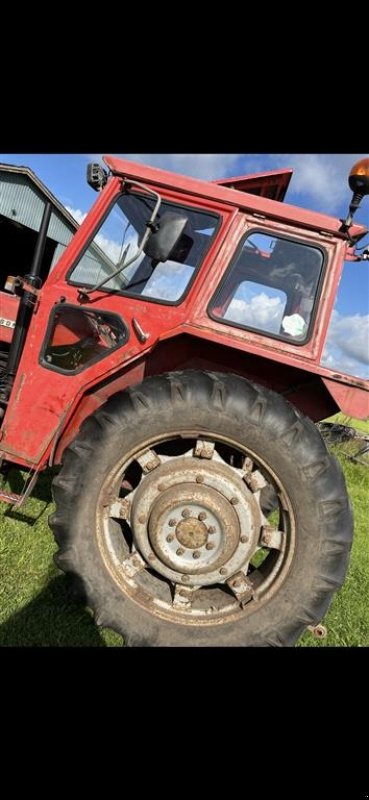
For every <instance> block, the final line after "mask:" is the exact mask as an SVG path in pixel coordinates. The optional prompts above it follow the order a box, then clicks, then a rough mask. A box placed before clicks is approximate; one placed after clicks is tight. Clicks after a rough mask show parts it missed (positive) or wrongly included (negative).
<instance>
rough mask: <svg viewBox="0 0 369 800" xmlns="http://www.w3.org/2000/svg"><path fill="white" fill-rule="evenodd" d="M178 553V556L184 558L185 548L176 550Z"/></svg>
mask: <svg viewBox="0 0 369 800" xmlns="http://www.w3.org/2000/svg"><path fill="white" fill-rule="evenodd" d="M176 553H177V556H183V553H184V549H183V547H179V548H178V550H176Z"/></svg>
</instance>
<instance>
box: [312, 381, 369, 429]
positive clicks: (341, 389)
mask: <svg viewBox="0 0 369 800" xmlns="http://www.w3.org/2000/svg"><path fill="white" fill-rule="evenodd" d="M337 377H338V378H339V380H340V382H338V381H334V380H330V379H328V378H323V382H324V384H325V386H326V387H327V389H328V391H329V392H330V394H331V395H332V397H334V399H335V401H336V403H337V405H338V406H339V408H340V410H341V411H342V413H343V414H347V415H348V416H349V417H356V418H357V419H367V418H368V417H369V390H368V387H365V388H364V387H361V388H359V387H358V386H347V384H344V383H341V376H340V375H339V376H337ZM366 383H368V381H367V382H366Z"/></svg>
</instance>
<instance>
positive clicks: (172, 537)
mask: <svg viewBox="0 0 369 800" xmlns="http://www.w3.org/2000/svg"><path fill="white" fill-rule="evenodd" d="M173 539H174V536H173V534H172V533H170V534H169V535H168V536H167V542H172V541H173Z"/></svg>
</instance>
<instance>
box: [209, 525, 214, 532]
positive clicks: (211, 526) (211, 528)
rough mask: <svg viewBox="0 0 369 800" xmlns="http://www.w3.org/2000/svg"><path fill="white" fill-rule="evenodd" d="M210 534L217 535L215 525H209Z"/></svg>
mask: <svg viewBox="0 0 369 800" xmlns="http://www.w3.org/2000/svg"><path fill="white" fill-rule="evenodd" d="M208 533H215V527H214V525H209V527H208Z"/></svg>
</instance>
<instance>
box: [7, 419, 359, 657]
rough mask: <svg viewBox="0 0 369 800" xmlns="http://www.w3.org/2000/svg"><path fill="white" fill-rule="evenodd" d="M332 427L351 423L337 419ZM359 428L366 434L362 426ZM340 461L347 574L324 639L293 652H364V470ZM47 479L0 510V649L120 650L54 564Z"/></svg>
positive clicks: (304, 641) (16, 481)
mask: <svg viewBox="0 0 369 800" xmlns="http://www.w3.org/2000/svg"><path fill="white" fill-rule="evenodd" d="M335 419H336V418H335ZM337 421H340V422H343V423H345V424H352V420H350V421H348V420H347V418H344V417H343V416H342V415H341V418H340V419H337ZM358 427H360V428H361V429H362V430H367V431H368V432H369V422H366V423H365V422H364V423H362V422H361V423H358ZM340 460H341V464H342V467H343V469H344V472H345V476H346V482H347V486H348V490H349V494H350V497H351V501H352V504H353V508H354V514H355V538H354V545H353V551H352V556H351V562H350V569H349V573H348V577H347V579H346V582H345V584H344V586H343V588H342V589H341V590H340V591H339V592H338V593H337V594H336V595H335V598H334V600H333V603H332V605H331V608H330V610H329V612H328V614H327V616H326V618H325V620H324V624H325V625H326V626H327V628H328V636H327V638H326V639H324V640H316V639H314V638H313V637H312V636H311V634H310V633H306V634H305V635H304V636H303V637H302V638H301V639H300V641H299V643H298V646H299V647H312V646H313V647H327V646H328V647H329V646H353V647H365V646H369V603H368V591H369V547H368V522H367V520H368V518H369V513H368V512H369V470H368V469H367V468H366V467H364V466H361V465H358V464H354V463H352V462H350V461H348V460H347V459H346V458H345V457H344V456H340ZM51 479H52V475H51V473H50V472H49V473H45V474H44V475H42V476H41V478H40V480H39V483H38V484H37V486H36V489H35V493H34V496H33V497H31V498H30V499H29V500H28V502H27V504H26V505H25V507H24V508H22V509H19V510H18V511H17V510H15V509H12V508H11V507H10V506H7V505H5V504H3V503H0V646H32V645H33V646H77V647H91V646H94V647H119V646H121V645H122V639H121V637H120V636H118V635H117V634H116V633H114V632H113V631H110V630H101V629H97V628H96V626H95V624H94V622H93V619H92V615H91V613H90V611H89V610H87V609H85V608H84V607H83V606H82V605H81V604H80V603H79V602H78V601H77V600H75V599H73V597H71V594H70V591H69V589H70V586H69V581H68V577H67V576H65V575H63V574H61V573H60V572H59V570H58V569H57V567H56V566H55V565H54V563H53V559H52V556H53V553H54V552H55V550H56V545H55V543H54V540H53V537H52V534H51V531H50V529H49V527H48V524H47V518H48V515H49V514H50V513H51V510H52V508H53V506H52V502H51V492H50V485H51ZM21 480H22V479H21V474H20V473H19V472H18V471H16V470H14V471H12V473H10V475H9V483H8V486H9V488H10V490H11V491H14V492H20V491H21V489H22V482H21Z"/></svg>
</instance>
